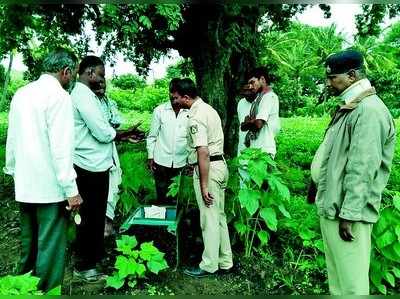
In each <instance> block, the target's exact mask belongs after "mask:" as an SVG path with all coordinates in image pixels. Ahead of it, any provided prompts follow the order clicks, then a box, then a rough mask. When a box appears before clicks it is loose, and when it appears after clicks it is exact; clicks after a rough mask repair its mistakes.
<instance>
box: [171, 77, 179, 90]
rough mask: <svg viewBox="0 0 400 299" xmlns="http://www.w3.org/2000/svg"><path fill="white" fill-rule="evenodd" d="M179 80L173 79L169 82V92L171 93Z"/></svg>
mask: <svg viewBox="0 0 400 299" xmlns="http://www.w3.org/2000/svg"><path fill="white" fill-rule="evenodd" d="M180 80H181V79H179V78H173V79H172V80H171V81H170V82H169V92H173V89H174V87H175V86H176V83H178V82H179V81H180Z"/></svg>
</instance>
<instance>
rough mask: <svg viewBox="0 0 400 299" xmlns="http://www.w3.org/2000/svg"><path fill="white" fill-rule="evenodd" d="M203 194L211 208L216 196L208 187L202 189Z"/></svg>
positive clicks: (204, 199) (205, 201) (205, 202)
mask: <svg viewBox="0 0 400 299" xmlns="http://www.w3.org/2000/svg"><path fill="white" fill-rule="evenodd" d="M201 196H202V197H203V201H204V204H205V205H206V207H207V208H209V207H210V206H211V205H212V204H213V199H214V197H213V196H212V195H211V194H210V193H209V192H208V190H207V189H204V190H201Z"/></svg>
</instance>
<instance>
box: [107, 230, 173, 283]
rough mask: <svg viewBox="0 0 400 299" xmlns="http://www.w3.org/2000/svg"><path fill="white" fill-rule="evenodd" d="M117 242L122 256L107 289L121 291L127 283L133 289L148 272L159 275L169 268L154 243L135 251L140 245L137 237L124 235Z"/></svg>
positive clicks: (144, 244) (115, 266) (108, 279)
mask: <svg viewBox="0 0 400 299" xmlns="http://www.w3.org/2000/svg"><path fill="white" fill-rule="evenodd" d="M116 242H117V251H119V252H121V253H122V255H118V256H117V258H116V261H115V265H114V268H115V269H116V270H117V271H116V272H114V274H113V276H109V277H108V278H107V284H106V286H107V287H111V288H114V289H119V288H121V287H122V286H123V285H124V284H125V281H127V283H128V286H129V287H131V288H133V287H135V286H136V284H137V279H138V278H143V277H145V276H146V273H147V272H148V271H149V272H152V273H154V274H158V273H159V272H160V271H162V270H165V269H167V268H168V264H167V262H166V260H165V259H164V253H162V252H160V251H159V250H158V249H157V248H156V247H155V246H154V245H153V242H145V243H142V244H141V245H140V250H134V248H135V247H136V246H137V245H138V242H137V240H136V238H135V236H127V235H122V236H121V238H120V239H118V240H117V241H116Z"/></svg>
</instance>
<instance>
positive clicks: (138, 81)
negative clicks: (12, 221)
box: [111, 74, 146, 91]
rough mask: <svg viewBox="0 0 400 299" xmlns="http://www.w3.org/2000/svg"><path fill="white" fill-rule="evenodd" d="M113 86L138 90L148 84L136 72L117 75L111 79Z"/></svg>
mask: <svg viewBox="0 0 400 299" xmlns="http://www.w3.org/2000/svg"><path fill="white" fill-rule="evenodd" d="M111 83H112V85H113V86H115V87H117V88H119V89H123V90H132V91H134V90H136V89H140V88H143V87H145V86H146V81H145V80H144V79H143V78H142V77H139V76H137V75H134V74H124V75H120V76H116V77H114V78H113V79H112V80H111Z"/></svg>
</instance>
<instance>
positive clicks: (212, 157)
mask: <svg viewBox="0 0 400 299" xmlns="http://www.w3.org/2000/svg"><path fill="white" fill-rule="evenodd" d="M221 160H224V155H216V156H210V162H214V161H221ZM190 165H192V166H196V165H199V163H198V162H196V163H193V164H190Z"/></svg>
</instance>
